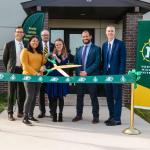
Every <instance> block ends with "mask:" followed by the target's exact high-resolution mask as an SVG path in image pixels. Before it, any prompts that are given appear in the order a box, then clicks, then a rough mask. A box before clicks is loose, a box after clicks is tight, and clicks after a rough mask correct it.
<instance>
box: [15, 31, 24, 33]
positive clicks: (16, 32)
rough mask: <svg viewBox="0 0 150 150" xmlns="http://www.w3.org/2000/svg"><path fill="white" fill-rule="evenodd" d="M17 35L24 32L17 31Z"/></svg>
mask: <svg viewBox="0 0 150 150" xmlns="http://www.w3.org/2000/svg"><path fill="white" fill-rule="evenodd" d="M16 33H24V32H22V31H16Z"/></svg>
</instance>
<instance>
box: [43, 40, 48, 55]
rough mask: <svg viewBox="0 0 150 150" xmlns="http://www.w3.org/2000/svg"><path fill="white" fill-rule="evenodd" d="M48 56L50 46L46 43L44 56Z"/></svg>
mask: <svg viewBox="0 0 150 150" xmlns="http://www.w3.org/2000/svg"><path fill="white" fill-rule="evenodd" d="M47 54H48V46H47V43H45V47H44V55H47Z"/></svg>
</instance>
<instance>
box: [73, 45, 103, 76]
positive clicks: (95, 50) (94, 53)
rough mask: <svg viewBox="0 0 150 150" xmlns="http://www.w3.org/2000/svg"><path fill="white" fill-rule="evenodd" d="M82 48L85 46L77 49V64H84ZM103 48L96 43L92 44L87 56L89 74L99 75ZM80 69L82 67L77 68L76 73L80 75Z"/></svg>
mask: <svg viewBox="0 0 150 150" xmlns="http://www.w3.org/2000/svg"><path fill="white" fill-rule="evenodd" d="M82 50H83V46H81V47H80V48H79V49H78V50H77V51H76V56H75V64H79V65H82ZM100 52H101V50H100V48H99V47H97V46H96V45H94V44H91V47H90V50H89V53H88V56H87V61H86V72H87V74H88V76H92V75H99V73H100V69H99V65H100V58H101V56H100V55H101V54H100ZM80 69H81V67H79V68H77V69H76V75H77V76H79V74H80Z"/></svg>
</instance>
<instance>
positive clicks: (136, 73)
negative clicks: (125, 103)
mask: <svg viewBox="0 0 150 150" xmlns="http://www.w3.org/2000/svg"><path fill="white" fill-rule="evenodd" d="M141 74H142V72H141V71H136V70H135V69H132V70H129V71H128V75H131V76H134V78H135V82H134V89H136V88H137V85H138V84H137V81H139V80H140V78H141Z"/></svg>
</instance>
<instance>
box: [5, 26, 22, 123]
mask: <svg viewBox="0 0 150 150" xmlns="http://www.w3.org/2000/svg"><path fill="white" fill-rule="evenodd" d="M23 36H24V31H23V28H22V27H21V26H18V27H16V29H15V40H13V41H10V42H8V43H6V44H5V46H4V53H3V63H4V66H5V69H6V70H7V72H9V73H16V74H22V67H21V63H20V53H21V51H22V49H23V48H24V44H23V41H22V40H23ZM16 99H17V104H18V114H17V117H19V118H21V117H23V107H24V101H25V89H24V86H23V83H21V82H8V119H9V120H10V121H14V120H15V118H14V116H13V113H14V110H13V106H14V103H15V100H16Z"/></svg>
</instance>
